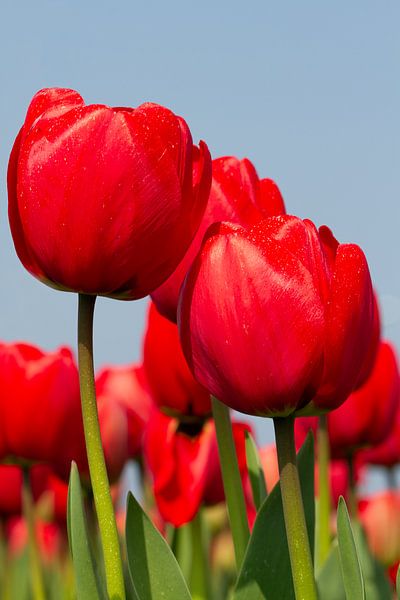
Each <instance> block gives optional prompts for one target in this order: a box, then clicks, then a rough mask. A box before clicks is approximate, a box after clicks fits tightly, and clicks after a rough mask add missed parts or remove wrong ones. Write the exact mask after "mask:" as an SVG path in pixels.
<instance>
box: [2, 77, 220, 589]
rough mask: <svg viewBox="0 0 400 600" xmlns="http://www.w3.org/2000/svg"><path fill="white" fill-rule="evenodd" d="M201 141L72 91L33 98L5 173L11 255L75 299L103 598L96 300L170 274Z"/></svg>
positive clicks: (205, 155)
mask: <svg viewBox="0 0 400 600" xmlns="http://www.w3.org/2000/svg"><path fill="white" fill-rule="evenodd" d="M210 167H211V159H210V155H209V152H208V149H207V146H206V145H205V144H204V143H203V142H200V145H199V147H197V146H194V145H193V143H192V138H191V134H190V131H189V128H188V126H187V125H186V123H185V121H184V120H183V119H182V118H181V117H177V116H176V115H174V114H173V113H172V112H171V111H169V110H168V109H166V108H163V107H162V106H158V105H156V104H151V103H146V104H142V105H141V106H139V107H138V108H136V109H132V108H122V107H116V108H110V107H108V106H104V105H100V104H93V105H85V103H84V101H83V99H82V97H81V96H80V95H79V94H78V93H77V92H75V91H73V90H68V89H57V88H53V89H44V90H41V91H40V92H38V93H37V94H36V95H35V96H34V98H33V99H32V101H31V104H30V106H29V108H28V112H27V114H26V117H25V122H24V124H23V126H22V129H21V131H20V132H19V134H18V136H17V138H16V140H15V143H14V147H13V149H12V152H11V156H10V161H9V168H8V197H9V221H10V227H11V233H12V236H13V240H14V245H15V248H16V251H17V254H18V256H19V258H20V260H21V262H22V263H23V265H24V266H25V267H26V269H27V270H28V271H29V272H30V273H31V274H32V275H34V276H35V277H37V278H38V279H39V280H41V281H43V282H44V283H46V284H48V285H50V286H52V287H55V288H57V289H61V290H66V291H75V292H77V293H79V308H78V359H79V377H80V389H81V402H82V414H83V417H84V428H85V439H86V449H87V455H88V463H89V470H90V478H91V483H92V487H93V493H94V499H95V504H96V511H97V517H98V522H99V527H100V538H101V544H102V549H103V555H104V564H105V576H106V580H107V581H106V583H107V592H108V595H109V596H110V597H116V598H120V599H121V600H124V598H125V589H124V577H123V572H122V560H121V552H120V547H119V540H118V532H117V525H116V521H115V514H114V509H113V505H112V499H111V494H110V489H109V482H108V476H107V470H106V464H105V460H104V452H103V449H102V443H101V434H100V427H99V422H98V415H97V411H96V392H95V385H94V367H93V316H94V306H95V301H96V296H97V295H103V296H109V297H112V298H118V299H124V300H133V299H136V298H141V297H144V296H146V295H147V294H149V293H150V292H151V291H153V290H155V289H156V288H157V287H159V286H160V285H161V284H162V283H163V282H164V281H165V280H166V279H167V278H168V277H169V275H171V273H172V272H173V270H174V269H175V268H176V267H177V265H178V264H179V262H180V260H181V259H182V258H183V256H184V254H185V252H186V250H187V249H188V247H189V245H190V243H191V241H192V240H193V237H194V235H195V234H196V231H197V229H198V227H199V225H200V221H201V218H202V215H203V212H204V210H205V206H206V202H207V199H208V195H209V188H210V184H211V168H210Z"/></svg>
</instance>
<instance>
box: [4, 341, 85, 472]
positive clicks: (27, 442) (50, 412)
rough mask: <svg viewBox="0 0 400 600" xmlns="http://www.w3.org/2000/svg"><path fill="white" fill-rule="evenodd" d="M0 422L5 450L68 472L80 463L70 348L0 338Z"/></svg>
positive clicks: (81, 453)
mask: <svg viewBox="0 0 400 600" xmlns="http://www.w3.org/2000/svg"><path fill="white" fill-rule="evenodd" d="M0 422H1V423H2V428H3V435H4V442H5V443H4V445H5V449H4V450H5V452H4V455H5V456H12V457H17V458H19V459H25V460H28V461H33V462H47V463H49V464H50V465H52V467H53V468H54V469H55V470H56V471H57V472H58V473H60V474H61V475H62V476H63V477H65V478H68V475H69V470H70V465H71V461H72V460H75V461H76V462H77V463H78V465H79V466H80V467H81V469H82V468H85V467H86V451H85V443H84V436H83V426H82V417H81V407H80V399H79V382H78V371H77V368H76V364H75V361H74V358H73V355H72V353H71V351H70V350H69V349H68V348H65V347H62V348H59V349H58V350H56V351H55V352H44V351H42V350H40V349H39V348H37V347H35V346H32V345H29V344H25V343H15V344H5V343H1V344H0Z"/></svg>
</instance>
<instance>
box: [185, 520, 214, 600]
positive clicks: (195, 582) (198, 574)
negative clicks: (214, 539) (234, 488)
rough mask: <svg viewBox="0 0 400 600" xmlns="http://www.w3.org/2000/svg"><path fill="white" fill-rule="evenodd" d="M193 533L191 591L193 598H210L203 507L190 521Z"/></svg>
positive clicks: (205, 599)
mask: <svg viewBox="0 0 400 600" xmlns="http://www.w3.org/2000/svg"><path fill="white" fill-rule="evenodd" d="M190 528H191V534H192V568H191V577H190V592H191V595H192V599H193V600H208V598H209V597H210V581H209V572H210V571H209V565H208V561H207V555H208V553H207V540H206V534H205V533H206V532H205V531H204V523H203V519H202V514H201V509H200V510H199V511H198V513H197V515H196V517H195V518H194V519H193V521H192V522H191V523H190Z"/></svg>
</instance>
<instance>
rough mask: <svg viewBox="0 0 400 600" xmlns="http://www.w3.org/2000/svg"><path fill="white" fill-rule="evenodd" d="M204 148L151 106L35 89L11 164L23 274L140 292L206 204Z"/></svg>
mask: <svg viewBox="0 0 400 600" xmlns="http://www.w3.org/2000/svg"><path fill="white" fill-rule="evenodd" d="M210 165H211V160H210V157H209V153H208V149H207V147H206V145H205V144H204V143H202V142H200V146H199V148H197V147H196V146H193V144H192V138H191V135H190V131H189V129H188V127H187V125H186V123H185V121H184V120H183V119H182V118H180V117H177V116H175V115H174V114H173V113H172V112H171V111H169V110H168V109H166V108H163V107H162V106H158V105H156V104H151V103H146V104H142V105H141V106H139V107H138V108H136V109H132V108H119V107H117V108H110V107H108V106H104V105H99V104H93V105H85V104H84V101H83V99H82V98H81V96H80V95H79V94H78V93H77V92H74V91H73V90H68V89H58V88H50V89H44V90H41V91H39V92H38V93H37V94H36V95H35V96H34V98H33V99H32V102H31V104H30V106H29V108H28V112H27V115H26V118H25V122H24V124H23V127H22V129H21V131H20V133H19V135H18V137H17V139H16V141H15V144H14V147H13V150H12V153H11V157H10V163H9V171H8V190H9V219H10V226H11V232H12V236H13V239H14V244H15V247H16V251H17V253H18V256H19V258H20V260H21V262H22V263H23V264H24V266H25V267H26V268H27V269H28V271H29V272H30V273H31V274H32V275H34V276H35V277H37V278H38V279H40V280H41V281H43V282H44V283H47V284H48V285H51V286H52V287H56V288H59V289H63V290H70V291H76V292H82V293H86V294H100V295H105V296H111V297H114V298H120V299H134V298H140V297H143V296H146V295H147V294H148V293H149V292H151V291H152V290H154V289H155V288H156V287H157V286H159V285H160V284H161V283H162V282H163V281H164V280H165V279H166V278H167V277H168V276H169V275H170V274H171V273H172V271H173V270H174V269H175V267H176V266H177V265H178V263H179V261H180V260H181V258H182V256H183V255H184V253H185V252H186V250H187V248H188V246H189V244H190V243H191V241H192V239H193V237H194V235H195V233H196V231H197V228H198V226H199V224H200V220H201V217H202V214H203V212H204V209H205V205H206V201H207V197H208V193H209V186H210V181H211V168H210Z"/></svg>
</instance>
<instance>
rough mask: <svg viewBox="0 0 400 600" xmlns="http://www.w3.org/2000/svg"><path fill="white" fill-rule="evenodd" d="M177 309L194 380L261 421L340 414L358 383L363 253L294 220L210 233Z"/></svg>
mask: <svg viewBox="0 0 400 600" xmlns="http://www.w3.org/2000/svg"><path fill="white" fill-rule="evenodd" d="M180 302H181V303H180V308H179V327H180V333H181V340H182V346H183V350H184V353H185V356H186V358H187V360H188V363H189V365H190V367H191V369H192V371H193V373H194V376H195V378H196V379H197V380H198V381H199V382H200V383H201V384H202V385H204V386H205V387H206V388H207V389H208V390H209V391H210V392H211V393H212V394H213V395H214V396H216V397H217V398H219V400H221V401H222V402H224V403H225V404H227V405H228V406H231V407H232V408H234V409H236V410H239V411H241V412H245V413H249V414H255V415H264V416H285V415H288V414H290V413H295V412H296V413H298V412H300V411H303V412H309V413H312V412H316V411H326V410H331V409H333V408H335V407H337V406H339V405H340V404H341V403H342V402H343V401H344V400H345V399H346V397H347V396H348V394H349V393H350V392H351V391H352V390H353V388H354V387H355V386H356V384H357V382H358V380H359V378H360V376H361V373H362V369H363V368H364V365H365V361H366V356H367V353H368V351H369V348H370V345H371V340H372V337H373V331H374V300H373V291H372V285H371V279H370V274H369V270H368V265H367V262H366V259H365V256H364V254H363V252H362V250H361V249H360V248H359V247H358V246H356V245H354V244H339V243H338V242H337V241H336V240H335V239H334V237H333V235H332V234H331V232H330V231H329V230H328V229H327V228H326V227H322V228H320V230H319V232H318V231H317V230H316V229H315V227H314V225H313V224H312V223H311V222H310V221H302V220H301V219H298V218H297V217H292V216H281V217H270V218H268V219H265V220H264V221H262V222H260V223H259V224H257V225H254V226H253V227H252V228H251V229H250V230H249V231H246V230H245V229H243V228H242V227H239V226H234V225H230V224H226V223H225V224H219V225H217V226H212V227H211V228H210V229H209V230H208V235H207V238H206V239H205V241H204V243H203V246H202V249H201V252H200V254H199V255H198V256H197V258H196V260H195V262H194V263H193V266H192V268H191V270H190V271H189V274H188V276H187V278H186V280H185V283H184V285H183V288H182V292H181V298H180Z"/></svg>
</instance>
